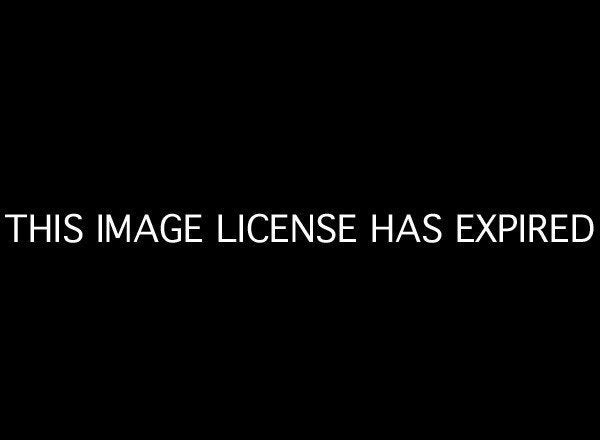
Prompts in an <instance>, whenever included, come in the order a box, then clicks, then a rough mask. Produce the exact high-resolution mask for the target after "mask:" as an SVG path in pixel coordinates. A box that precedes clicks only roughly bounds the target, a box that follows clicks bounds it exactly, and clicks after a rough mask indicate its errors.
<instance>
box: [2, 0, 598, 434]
mask: <svg viewBox="0 0 600 440" xmlns="http://www.w3.org/2000/svg"><path fill="white" fill-rule="evenodd" d="M52 12H57V11H52ZM153 12H157V11H153ZM163 12H164V11H163ZM247 12H248V14H247V13H246V12H240V11H239V10H237V9H236V11H233V10H232V11H228V12H227V13H225V14H224V15H223V14H221V15H216V14H215V13H214V12H212V11H211V12H207V11H204V12H195V13H193V14H190V15H188V14H186V13H184V12H183V11H180V12H177V13H175V15H173V16H171V15H170V14H169V15H167V14H166V13H165V15H164V16H163V14H162V12H161V14H159V15H160V18H156V16H155V15H152V17H150V16H147V15H146V13H145V12H144V13H141V12H140V11H137V12H136V13H133V14H127V15H126V14H125V13H124V12H122V13H119V14H114V16H112V15H111V16H110V17H107V18H102V19H100V18H99V17H100V15H97V14H100V12H97V13H96V12H95V13H94V14H92V15H85V19H83V18H82V16H78V18H77V19H75V18H74V19H66V22H65V23H63V22H62V21H57V20H50V19H48V16H46V17H45V16H44V14H43V13H41V14H40V16H36V17H35V19H34V18H33V15H36V14H34V13H33V12H32V11H30V12H28V14H26V15H25V16H23V17H24V19H25V20H24V21H19V23H18V24H16V25H15V26H14V29H10V30H8V31H7V39H6V44H5V52H4V55H3V66H4V67H3V70H4V72H3V73H4V74H5V79H4V80H3V85H4V87H3V96H4V99H3V110H4V111H3V124H2V125H3V133H4V136H3V137H4V142H3V156H4V158H3V160H2V173H1V176H2V177H1V179H2V201H1V202H2V205H1V206H2V213H3V214H4V213H5V212H31V213H42V212H43V213H67V212H79V213H83V214H86V215H87V216H89V215H92V214H94V213H96V212H105V211H107V210H110V211H113V212H124V211H131V212H151V213H153V214H155V215H158V214H160V213H163V212H169V211H175V212H179V213H186V212H190V213H202V214H204V215H205V216H206V217H208V218H210V217H211V216H214V215H215V214H216V213H217V212H222V211H229V212H237V211H239V210H243V211H246V212H252V211H256V212H288V213H292V212H294V213H319V212H325V211H328V212H334V213H335V212H356V213H359V215H361V243H360V244H359V245H348V246H342V245H338V246H331V247H326V248H323V247H321V248H317V247H291V246H285V245H283V246H275V245H273V246H268V247H262V248H252V247H244V248H234V249H232V248H227V249H225V248H218V247H216V246H214V245H210V244H207V245H206V246H199V247H175V248H164V247H158V248H154V247H152V246H138V247H129V248H128V247H126V246H124V247H117V248H115V247H111V248H102V247H98V246H95V245H94V244H93V243H88V244H83V245H81V246H76V247H63V246H54V247H53V246H39V247H35V248H31V247H27V246H23V247H20V246H10V245H9V243H8V242H7V240H4V242H3V245H2V254H3V257H5V258H3V263H2V264H3V270H2V273H3V278H4V282H3V284H4V285H5V286H6V287H5V288H3V289H2V291H3V295H2V301H3V303H4V304H3V307H2V311H3V314H4V315H5V319H3V324H4V327H5V331H4V338H3V339H4V341H5V347H6V348H5V355H6V356H5V358H6V362H5V365H7V366H8V367H9V370H10V373H9V374H8V375H7V376H6V382H7V384H8V385H9V386H10V388H11V389H13V388H14V389H15V393H14V394H11V396H14V397H11V404H10V408H11V412H12V413H13V414H15V415H20V416H23V414H31V410H32V409H34V408H35V409H38V410H40V411H39V412H40V413H41V414H45V415H46V417H47V418H45V419H44V420H47V421H46V422H44V423H49V424H52V425H57V426H63V423H67V424H71V423H73V420H74V419H77V420H78V421H83V422H88V423H86V425H87V426H88V427H89V426H99V427H107V426H109V425H112V422H113V421H123V420H128V421H131V420H133V421H134V425H136V426H138V427H148V426H150V427H152V428H153V429H158V426H157V425H160V426H163V427H165V428H166V429H167V430H168V431H171V430H174V429H176V428H180V427H181V426H183V425H184V424H183V422H184V421H191V422H192V423H193V424H201V426H198V427H200V428H202V427H203V426H204V425H203V423H205V420H207V419H208V420H210V421H212V422H213V423H214V422H216V423H217V424H218V425H219V426H221V427H222V429H225V430H230V429H239V428H242V429H251V428H255V427H256V428H261V429H266V428H269V429H273V428H274V427H275V426H276V425H278V424H279V423H281V422H283V423H282V424H283V426H284V427H285V428H286V429H287V430H286V431H282V432H288V431H290V430H291V431H295V430H298V429H306V430H308V432H314V431H313V430H312V429H313V428H312V427H313V426H315V422H317V423H318V422H323V421H328V422H330V423H329V426H330V428H329V429H331V430H332V431H331V432H337V430H340V429H344V428H350V429H357V430H358V429H359V428H363V429H365V430H366V431H365V432H372V431H373V430H375V429H383V428H384V427H386V426H387V425H388V424H389V423H391V424H392V426H395V427H396V428H399V427H400V428H401V427H403V426H407V427H408V425H404V424H403V423H405V422H401V421H402V420H407V419H408V420H410V421H412V422H413V423H416V424H418V425H420V426H421V427H422V428H423V429H426V430H431V429H440V428H441V429H455V428H460V429H465V428H467V427H469V428H471V429H473V428H474V427H475V425H477V424H478V423H481V422H483V425H484V426H485V427H486V428H487V429H488V430H490V429H491V430H497V429H507V430H509V432H512V431H510V430H511V429H512V428H511V427H512V426H514V423H515V422H522V421H525V420H528V421H532V420H533V421H534V423H532V424H531V426H532V428H533V429H540V427H548V426H551V427H553V428H556V429H557V428H558V426H557V425H559V424H560V425H561V426H563V427H566V428H568V429H573V424H572V423H573V419H572V418H571V416H572V415H573V414H576V415H577V417H578V418H579V420H580V421H581V420H583V419H584V418H585V417H586V414H588V411H589V409H586V408H587V405H586V403H585V402H586V396H589V395H590V394H591V393H592V390H593V389H595V388H594V385H593V381H592V375H591V372H592V371H593V369H594V366H595V365H596V364H595V363H594V362H592V359H593V356H592V355H593V348H594V347H593V341H594V339H595V338H596V336H597V327H598V326H597V322H596V320H595V314H596V310H597V304H596V301H595V299H594V297H593V295H594V293H595V290H597V289H596V287H595V284H594V283H593V281H595V279H594V269H595V266H596V262H597V253H596V247H597V238H595V239H594V242H593V243H590V244H587V245H560V244H559V245H552V246H544V245H541V246H522V245H521V246H518V245H515V244H508V245H506V246H486V245H482V246H460V245H458V244H456V243H455V242H454V241H455V240H454V238H455V236H454V225H453V218H454V216H455V215H456V214H457V213H460V212H477V213H487V214H490V213H512V214H518V213H530V212H531V213H545V214H549V213H585V214H588V215H592V216H593V217H594V218H595V220H596V221H597V212H598V211H597V208H596V207H595V205H596V203H595V200H596V199H595V195H594V193H593V188H594V187H595V186H596V184H595V180H596V179H595V178H594V177H595V174H594V161H593V159H592V154H593V152H592V147H593V146H594V145H596V144H597V135H596V133H595V130H594V128H595V121H596V118H597V108H596V107H595V102H596V101H597V85H596V84H595V82H594V81H593V78H595V77H597V69H596V68H595V66H594V65H593V54H594V52H593V49H594V47H593V46H592V44H591V43H592V40H591V39H589V38H590V36H589V35H588V33H591V32H592V29H591V28H589V27H588V26H587V25H586V24H585V23H584V22H583V21H582V19H581V18H580V17H575V18H569V17H567V16H566V15H565V16H563V17H561V19H560V20H559V21H556V19H553V20H550V19H549V18H543V17H542V16H541V15H540V14H539V13H536V14H532V15H527V17H526V18H524V17H525V13H524V11H521V13H520V14H516V15H514V16H513V15H510V14H509V16H506V15H504V14H500V11H496V12H494V13H487V12H483V11H481V13H480V15H477V13H476V12H475V11H469V14H466V11H445V12H441V11H427V12H425V13H420V14H416V13H414V12H412V11H404V12H397V11H395V12H393V13H392V12H385V11H380V12H376V13H374V14H371V13H369V14H367V13H366V11H353V12H354V14H351V15H347V14H346V13H344V14H338V13H332V14H328V15H327V17H326V18H325V14H324V11H321V13H319V14H308V16H307V15H306V14H303V13H301V11H295V12H293V13H284V12H283V11H281V12H280V13H276V12H275V11H272V10H270V11H269V13H268V14H267V13H266V12H265V11H262V12H261V11H255V10H253V11H247ZM305 12H306V11H305ZM338 12H339V11H338ZM446 12H448V13H449V12H453V13H454V15H446ZM538 12H539V11H538ZM69 13H70V14H73V13H74V12H73V11H70V12H69ZM250 13H253V14H251V15H249V14H250ZM75 14H76V13H75ZM278 14H280V15H278ZM470 14H474V15H470ZM184 16H185V18H184ZM69 17H70V15H69ZM102 17H104V15H102ZM257 17H259V18H260V19H259V18H257ZM517 17H518V18H517ZM63 18H65V16H64V15H63ZM375 212H376V213H380V214H387V213H395V214H405V213H413V214H423V213H428V212H438V213H440V214H441V215H443V217H444V219H445V220H446V221H447V225H448V227H447V228H445V229H444V233H445V238H444V241H443V243H441V244H440V245H438V246H420V247H417V246H413V245H411V244H410V243H407V244H406V245H401V246H394V247H377V248H376V247H374V246H371V245H369V244H368V238H369V234H368V229H367V228H366V225H368V223H364V221H365V220H368V218H369V215H370V214H371V213H375ZM363 229H366V232H365V231H363ZM3 233H5V231H3ZM4 237H6V235H4ZM54 411H56V412H58V413H61V414H63V416H62V417H54V416H52V414H53V412H54ZM36 413H38V412H36ZM40 417H41V416H40ZM173 417H174V418H173ZM40 420H41V419H40ZM92 423H93V424H92ZM578 425H579V423H578ZM48 426H50V425H48ZM133 429H139V428H135V427H134V428H133Z"/></svg>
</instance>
